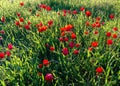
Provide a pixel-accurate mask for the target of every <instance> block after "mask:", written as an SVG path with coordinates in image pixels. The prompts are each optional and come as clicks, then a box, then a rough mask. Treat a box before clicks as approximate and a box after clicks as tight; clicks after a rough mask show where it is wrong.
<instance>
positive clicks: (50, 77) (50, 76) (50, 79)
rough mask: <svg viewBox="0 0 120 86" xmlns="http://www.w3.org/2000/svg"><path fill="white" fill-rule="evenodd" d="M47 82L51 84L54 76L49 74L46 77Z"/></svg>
mask: <svg viewBox="0 0 120 86" xmlns="http://www.w3.org/2000/svg"><path fill="white" fill-rule="evenodd" d="M45 80H46V81H48V82H51V81H52V80H53V75H52V74H51V73H47V74H46V75H45Z"/></svg>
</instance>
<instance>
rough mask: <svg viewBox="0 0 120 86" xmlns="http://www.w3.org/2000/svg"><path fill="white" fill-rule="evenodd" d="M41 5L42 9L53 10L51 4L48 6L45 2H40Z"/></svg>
mask: <svg viewBox="0 0 120 86" xmlns="http://www.w3.org/2000/svg"><path fill="white" fill-rule="evenodd" d="M39 7H40V8H42V9H45V10H47V11H50V10H52V8H51V7H50V6H47V5H45V4H40V5H39Z"/></svg>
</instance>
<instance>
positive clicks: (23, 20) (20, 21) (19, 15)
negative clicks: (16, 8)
mask: <svg viewBox="0 0 120 86" xmlns="http://www.w3.org/2000/svg"><path fill="white" fill-rule="evenodd" d="M16 15H17V17H18V18H19V20H18V21H15V25H16V26H18V27H23V26H24V28H25V29H26V30H30V28H31V26H30V25H31V22H30V21H28V22H27V24H26V23H25V19H24V18H23V17H21V14H20V13H16Z"/></svg>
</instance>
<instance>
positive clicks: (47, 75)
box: [38, 59, 54, 82]
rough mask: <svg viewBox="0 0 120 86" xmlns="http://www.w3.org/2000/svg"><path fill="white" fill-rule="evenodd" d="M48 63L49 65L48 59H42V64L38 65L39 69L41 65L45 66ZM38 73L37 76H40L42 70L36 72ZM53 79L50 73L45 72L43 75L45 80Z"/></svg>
mask: <svg viewBox="0 0 120 86" xmlns="http://www.w3.org/2000/svg"><path fill="white" fill-rule="evenodd" d="M49 65H50V62H49V60H48V59H44V60H43V61H42V64H39V65H38V67H39V69H42V68H43V66H44V67H46V66H49ZM38 74H39V76H41V75H42V72H38ZM53 79H54V77H53V75H52V74H51V73H47V74H46V75H45V80H46V81H48V82H51V81H53Z"/></svg>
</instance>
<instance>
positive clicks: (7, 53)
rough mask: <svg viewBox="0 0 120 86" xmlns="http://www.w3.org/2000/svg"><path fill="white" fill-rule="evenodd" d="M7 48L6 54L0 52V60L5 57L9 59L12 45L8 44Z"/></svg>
mask: <svg viewBox="0 0 120 86" xmlns="http://www.w3.org/2000/svg"><path fill="white" fill-rule="evenodd" d="M7 48H8V49H7V50H6V52H1V51H0V59H3V58H5V56H7V57H10V55H11V52H10V50H12V49H13V45H12V44H11V43H10V44H8V46H7Z"/></svg>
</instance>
